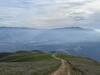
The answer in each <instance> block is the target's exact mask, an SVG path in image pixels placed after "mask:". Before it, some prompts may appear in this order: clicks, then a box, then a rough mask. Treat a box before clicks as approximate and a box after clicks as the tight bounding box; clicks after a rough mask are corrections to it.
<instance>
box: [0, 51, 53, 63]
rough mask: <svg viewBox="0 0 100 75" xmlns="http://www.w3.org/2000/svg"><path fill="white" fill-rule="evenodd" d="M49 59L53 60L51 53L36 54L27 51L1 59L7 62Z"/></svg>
mask: <svg viewBox="0 0 100 75" xmlns="http://www.w3.org/2000/svg"><path fill="white" fill-rule="evenodd" d="M44 60H45V61H47V60H53V58H52V57H51V55H50V54H34V53H25V54H14V55H10V56H7V57H4V58H2V59H0V61H5V62H24V61H25V62H27V61H28V62H29V61H44Z"/></svg>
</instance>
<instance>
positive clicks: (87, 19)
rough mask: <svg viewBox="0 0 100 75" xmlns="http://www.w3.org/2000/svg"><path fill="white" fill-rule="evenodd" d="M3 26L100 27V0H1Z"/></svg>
mask: <svg viewBox="0 0 100 75" xmlns="http://www.w3.org/2000/svg"><path fill="white" fill-rule="evenodd" d="M0 26H1V27H2V26H3V27H5V26H7V27H31V28H58V27H67V26H68V27H69V26H80V27H89V28H100V0H0Z"/></svg>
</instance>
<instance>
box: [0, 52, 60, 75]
mask: <svg viewBox="0 0 100 75" xmlns="http://www.w3.org/2000/svg"><path fill="white" fill-rule="evenodd" d="M0 61H1V62H0V75H49V74H50V73H51V72H53V71H55V70H56V69H57V68H58V67H59V66H60V61H58V60H55V59H54V58H53V57H52V56H51V54H46V53H33V52H32V53H14V54H12V55H9V56H5V57H3V58H1V59H0Z"/></svg>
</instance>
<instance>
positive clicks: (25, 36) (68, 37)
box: [0, 27, 100, 60]
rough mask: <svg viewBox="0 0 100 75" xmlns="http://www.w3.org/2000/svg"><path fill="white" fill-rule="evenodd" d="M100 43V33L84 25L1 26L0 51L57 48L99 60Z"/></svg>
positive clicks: (50, 49)
mask: <svg viewBox="0 0 100 75" xmlns="http://www.w3.org/2000/svg"><path fill="white" fill-rule="evenodd" d="M99 43H100V33H98V32H96V31H94V30H93V29H88V28H82V27H64V28H55V29H35V28H23V27H21V28H19V27H0V52H6V51H17V50H34V49H36V50H46V51H53V50H55V51H63V52H66V53H69V54H75V55H83V56H88V57H92V58H94V59H98V60H99V59H100V55H99V54H98V53H100V50H99V47H100V45H99Z"/></svg>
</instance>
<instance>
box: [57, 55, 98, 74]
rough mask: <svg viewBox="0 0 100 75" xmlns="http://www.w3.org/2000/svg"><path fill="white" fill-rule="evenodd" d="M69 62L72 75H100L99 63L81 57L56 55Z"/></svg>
mask: <svg viewBox="0 0 100 75" xmlns="http://www.w3.org/2000/svg"><path fill="white" fill-rule="evenodd" d="M57 56H58V57H60V58H63V59H65V60H67V61H69V62H70V64H71V69H72V75H100V63H98V62H96V61H94V60H91V59H88V58H83V57H75V56H71V55H64V54H59V55H57Z"/></svg>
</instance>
